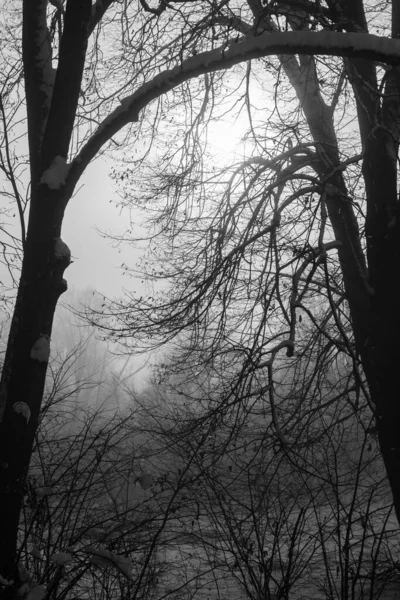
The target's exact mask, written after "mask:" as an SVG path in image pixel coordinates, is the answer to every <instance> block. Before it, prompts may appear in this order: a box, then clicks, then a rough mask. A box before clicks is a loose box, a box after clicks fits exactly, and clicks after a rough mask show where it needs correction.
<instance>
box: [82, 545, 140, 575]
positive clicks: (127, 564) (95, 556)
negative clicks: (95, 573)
mask: <svg viewBox="0 0 400 600" xmlns="http://www.w3.org/2000/svg"><path fill="white" fill-rule="evenodd" d="M85 552H86V554H90V555H91V556H90V558H89V561H90V562H91V564H92V565H97V566H101V567H117V568H118V569H119V570H120V571H122V573H123V574H124V575H125V576H126V577H127V578H128V579H132V571H131V559H130V558H128V557H127V556H121V555H120V554H114V553H113V552H110V551H109V550H104V549H102V548H95V547H94V546H86V548H85Z"/></svg>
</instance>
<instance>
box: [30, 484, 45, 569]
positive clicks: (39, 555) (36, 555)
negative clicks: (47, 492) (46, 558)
mask: <svg viewBox="0 0 400 600" xmlns="http://www.w3.org/2000/svg"><path fill="white" fill-rule="evenodd" d="M36 493H37V490H36ZM31 554H32V556H33V557H34V558H40V559H41V558H42V553H41V551H40V548H38V546H32V550H31Z"/></svg>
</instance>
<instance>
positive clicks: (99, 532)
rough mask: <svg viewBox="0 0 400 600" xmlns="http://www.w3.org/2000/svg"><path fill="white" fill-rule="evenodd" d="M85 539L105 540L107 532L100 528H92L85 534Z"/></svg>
mask: <svg viewBox="0 0 400 600" xmlns="http://www.w3.org/2000/svg"><path fill="white" fill-rule="evenodd" d="M85 537H88V538H91V539H92V540H104V538H105V537H106V532H105V531H104V530H103V529H100V527H91V528H90V529H88V531H87V532H86V534H85Z"/></svg>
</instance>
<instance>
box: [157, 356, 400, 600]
mask: <svg viewBox="0 0 400 600" xmlns="http://www.w3.org/2000/svg"><path fill="white" fill-rule="evenodd" d="M284 362H286V363H289V364H290V361H283V363H284ZM167 368H168V367H167ZM277 370H278V369H277ZM306 371H307V369H304V370H303V372H302V376H303V380H301V377H300V372H299V371H295V370H293V369H292V368H291V365H290V367H289V368H288V367H287V364H286V365H285V364H281V368H280V375H281V377H280V379H281V381H280V383H279V384H277V385H276V394H277V396H278V397H279V404H277V408H276V413H277V415H278V417H279V420H280V422H281V426H282V430H283V431H285V437H286V446H282V444H281V440H280V438H279V435H278V434H277V433H276V431H274V429H275V427H274V418H275V417H274V415H273V410H272V408H271V405H270V403H269V402H267V401H266V400H265V399H264V398H263V397H262V396H254V397H253V398H252V401H250V399H246V400H244V401H242V402H237V403H236V404H235V407H233V406H230V408H229V409H227V407H226V406H224V405H221V403H217V402H213V398H214V394H215V393H216V392H218V382H217V380H216V378H214V380H213V381H212V385H210V386H209V390H208V394H207V392H206V386H201V385H199V386H196V385H193V383H192V382H191V383H189V384H188V385H186V384H185V377H183V379H182V380H181V382H180V385H178V383H177V382H178V381H179V379H178V376H176V377H174V379H175V385H170V386H169V387H170V390H172V388H175V390H176V391H175V393H173V392H172V391H170V393H169V394H165V392H164V393H163V392H161V391H160V392H159V394H160V397H161V396H164V399H163V402H160V403H159V404H158V405H157V406H153V407H152V409H151V414H152V419H151V420H149V421H148V427H149V429H150V430H152V431H153V434H151V439H155V438H157V439H158V442H157V444H158V445H159V446H160V447H162V446H163V445H164V447H165V448H166V449H167V450H166V451H167V453H171V452H172V453H174V454H175V455H176V459H175V460H176V461H177V464H182V463H183V462H185V464H187V465H188V467H189V468H188V469H187V472H186V476H185V478H186V481H187V487H186V489H184V490H183V493H184V494H185V504H184V505H183V506H184V510H183V508H182V507H181V509H180V511H179V515H180V526H181V531H182V535H181V536H180V537H179V541H180V544H181V549H180V552H179V558H180V560H178V559H177V557H176V555H175V556H174V561H172V559H171V565H170V570H171V572H177V573H179V574H180V577H181V579H180V581H181V586H182V590H184V596H183V597H185V598H188V597H192V596H193V595H194V594H195V591H196V590H198V589H200V588H201V589H206V590H209V592H210V594H211V593H212V594H213V595H214V596H215V597H216V598H225V597H226V596H227V595H231V596H232V595H235V594H238V593H240V595H245V596H246V597H247V598H249V599H251V600H258V599H260V598H267V599H268V600H276V599H282V600H290V599H291V598H297V597H301V596H302V595H305V594H307V595H309V596H310V598H311V597H320V596H321V594H322V595H323V597H324V598H329V599H331V600H349V599H350V598H352V599H353V600H356V599H357V600H361V599H362V598H370V600H373V599H374V600H378V599H379V598H385V597H386V595H387V594H390V593H391V590H395V589H397V588H396V586H398V567H397V561H396V551H397V550H396V548H397V543H398V541H397V540H398V533H399V529H398V524H397V520H396V518H395V515H394V511H393V505H392V502H391V499H390V496H389V484H388V482H387V478H386V477H385V473H384V470H383V468H382V466H383V465H382V458H381V456H380V453H379V448H378V445H377V441H376V434H373V435H371V433H370V431H369V425H370V422H371V415H370V411H369V407H368V404H367V403H366V402H365V399H364V400H363V401H362V402H360V403H359V405H358V406H357V408H355V407H354V406H353V407H352V406H351V403H350V402H348V403H346V404H345V405H344V406H343V405H341V404H340V403H339V402H338V400H337V396H338V394H340V393H341V392H343V393H345V392H346V377H345V376H343V375H344V369H343V368H342V369H341V370H340V371H338V370H336V371H335V369H334V365H331V366H330V369H329V371H330V372H329V371H326V372H325V373H324V374H322V373H319V393H320V398H319V399H318V401H315V399H314V400H313V399H311V398H309V399H308V402H307V401H305V400H304V399H303V398H302V393H303V392H302V389H301V387H302V383H303V381H304V379H305V378H306V377H307V373H306ZM309 371H310V373H311V374H313V373H314V368H313V367H309ZM338 374H339V375H342V376H341V377H338ZM335 379H336V387H335V388H334V389H333V386H332V382H333V380H335ZM164 386H165V384H164ZM178 389H179V393H177V390H178ZM211 406H213V407H214V410H212V409H211ZM158 424H159V425H158ZM162 438H164V444H163V442H162ZM184 584H185V585H184Z"/></svg>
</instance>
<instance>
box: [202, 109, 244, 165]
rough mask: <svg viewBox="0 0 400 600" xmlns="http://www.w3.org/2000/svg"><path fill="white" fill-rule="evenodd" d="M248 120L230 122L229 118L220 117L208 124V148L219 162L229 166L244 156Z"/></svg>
mask: <svg viewBox="0 0 400 600" xmlns="http://www.w3.org/2000/svg"><path fill="white" fill-rule="evenodd" d="M246 125H247V123H246V121H245V120H244V119H237V120H236V121H233V122H231V123H230V122H229V121H228V119H220V120H219V121H216V122H211V123H209V125H208V150H209V152H210V153H211V154H212V155H213V156H215V158H217V159H218V162H219V164H220V165H221V163H222V165H223V166H227V165H229V164H231V163H233V162H237V161H239V160H241V159H243V158H244V156H245V152H246V142H245V140H244V135H245V131H246Z"/></svg>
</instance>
